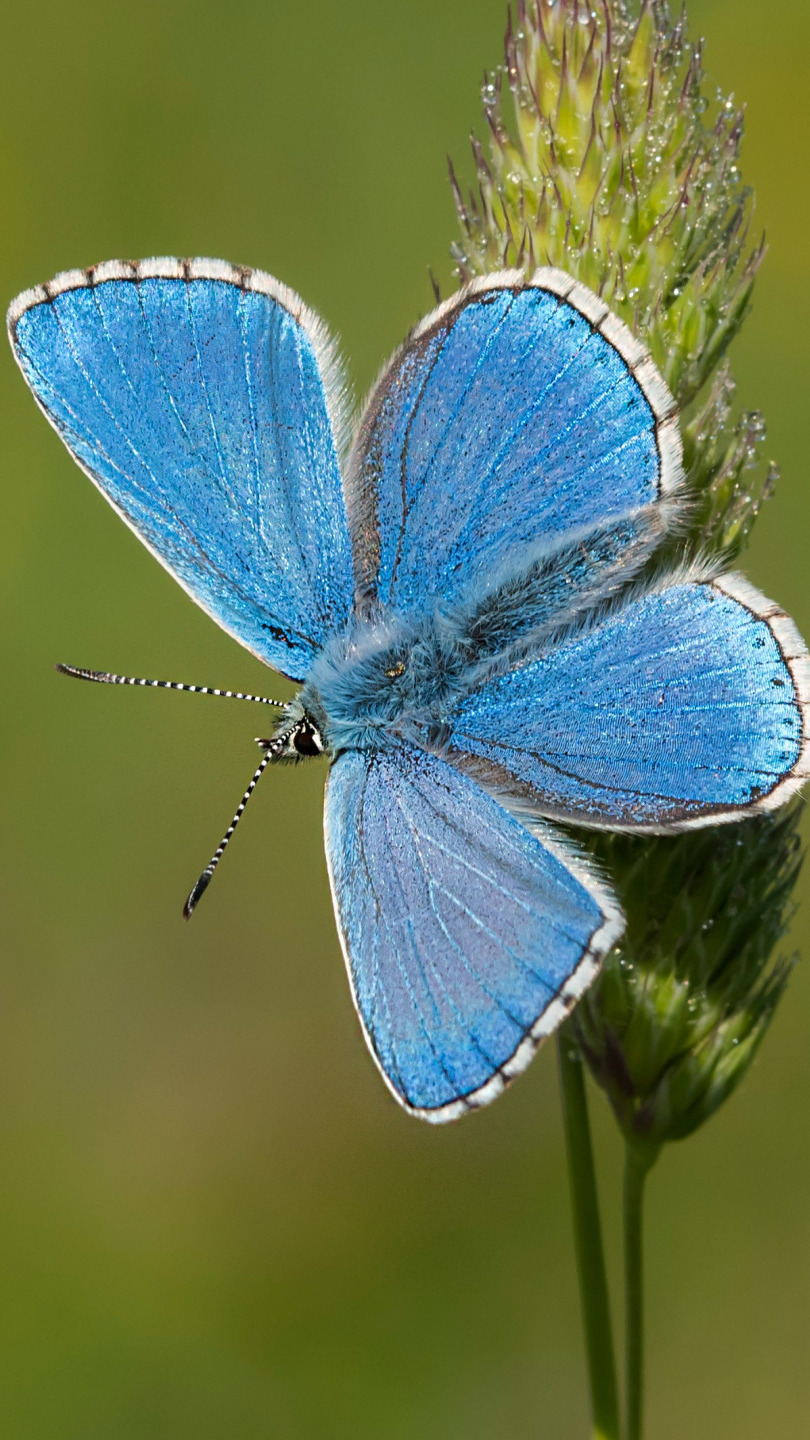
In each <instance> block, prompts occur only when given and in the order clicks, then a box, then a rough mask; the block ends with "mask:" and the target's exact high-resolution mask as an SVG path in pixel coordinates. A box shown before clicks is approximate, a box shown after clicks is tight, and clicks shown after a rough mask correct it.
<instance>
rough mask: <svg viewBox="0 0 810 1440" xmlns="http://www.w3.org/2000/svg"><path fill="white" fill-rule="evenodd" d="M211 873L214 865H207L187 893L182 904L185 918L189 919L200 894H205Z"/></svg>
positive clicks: (199, 898)
mask: <svg viewBox="0 0 810 1440" xmlns="http://www.w3.org/2000/svg"><path fill="white" fill-rule="evenodd" d="M213 873H214V866H213V865H209V866H208V868H207V869H206V870H203V872H202V875H201V876H200V878H199V880H198V881H197V883H196V885H195V886H194V888H193V890H192V891H191V893H190V894H189V897H188V899H187V901H186V903H185V905H184V906H183V916H184V918H185V919H186V920H190V919H191V917H192V915H193V914H194V911H195V910H196V908H197V906H198V904H199V902H200V900H201V899H202V896H203V895H204V894H205V892H206V890H207V889H208V886H209V885H210V883H211V877H212V875H213Z"/></svg>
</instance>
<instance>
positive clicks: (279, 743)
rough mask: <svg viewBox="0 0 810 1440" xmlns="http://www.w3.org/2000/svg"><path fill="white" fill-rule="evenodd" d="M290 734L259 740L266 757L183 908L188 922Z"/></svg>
mask: <svg viewBox="0 0 810 1440" xmlns="http://www.w3.org/2000/svg"><path fill="white" fill-rule="evenodd" d="M290 733H291V732H289V731H288V732H286V733H285V734H283V735H277V736H274V738H273V739H272V740H257V742H256V743H257V745H261V746H262V748H263V750H264V755H263V756H262V759H261V763H260V765H259V767H258V769H257V771H256V773H255V775H254V776H253V779H252V780H251V782H250V784H249V785H248V787H247V790H246V791H245V793H244V795H243V796H242V799H241V800H240V801H239V804H238V806H237V809H236V814H235V815H234V817H233V820H232V821H231V823H230V825H229V826H228V828H227V830H226V831H225V834H224V835H223V837H222V839H221V841H220V843H219V845H218V846H217V848H216V850H215V851H214V853H213V855H212V856H211V859H210V860H209V862H208V864H207V865H206V867H205V869H204V870H203V872H202V875H201V876H200V878H199V880H198V881H197V883H196V885H195V886H194V887H193V889H192V890H191V892H190V894H189V897H188V899H187V901H186V903H185V905H184V906H183V914H184V915H185V917H186V919H187V920H188V919H189V918H190V917H191V915H193V913H194V911H195V909H196V908H197V905H198V903H199V900H200V897H201V896H202V895H203V894H204V893H205V891H206V890H207V889H208V886H209V885H210V884H211V879H212V877H213V874H214V871H215V870H216V868H217V865H218V864H219V862H220V860H221V859H222V857H223V855H224V854H225V851H226V849H227V846H228V842H229V840H230V838H231V836H232V835H233V832H234V830H235V829H236V827H237V825H238V824H239V821H240V820H241V819H242V816H243V815H244V813H245V807H246V806H247V803H248V800H249V799H250V797H251V795H252V794H253V791H254V790H255V789H256V786H257V785H258V783H259V781H260V780H261V778H262V775H263V774H264V772H265V770H266V769H267V767H268V765H269V764H270V761H271V760H272V759H273V758H274V757H275V756H276V755H278V754H279V752H280V751H281V750H282V749H283V748H284V745H285V743H286V741H287V739H288V738H289V734H290Z"/></svg>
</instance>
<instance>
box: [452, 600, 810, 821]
mask: <svg viewBox="0 0 810 1440" xmlns="http://www.w3.org/2000/svg"><path fill="white" fill-rule="evenodd" d="M809 706H810V661H808V655H807V650H806V647H805V645H804V643H803V642H802V640H801V638H800V637H799V635H798V632H797V631H796V629H795V626H794V625H793V624H792V622H791V621H790V620H789V619H788V618H787V616H786V615H785V614H784V612H783V611H781V610H779V608H778V607H777V606H776V605H774V604H772V602H770V601H768V600H766V599H765V598H764V596H762V595H760V594H759V593H758V591H756V590H755V589H754V588H753V586H751V585H748V584H747V583H746V582H745V581H743V580H741V579H740V578H739V577H736V576H724V577H722V578H721V579H700V578H689V577H685V578H683V577H682V578H680V579H678V578H677V577H675V578H672V579H670V580H669V581H667V582H666V583H664V584H662V585H660V586H659V587H657V588H655V589H652V590H650V591H648V592H647V593H646V594H640V595H638V596H636V597H635V598H629V599H628V600H627V601H626V602H625V603H624V604H623V605H622V606H620V607H619V608H618V609H614V610H613V611H612V612H609V613H607V614H604V615H603V616H602V617H601V618H600V617H599V616H597V617H596V618H595V619H594V620H592V621H591V623H589V624H588V625H586V626H584V627H583V628H581V629H579V630H573V631H572V632H571V633H570V634H569V635H568V636H566V637H563V638H561V639H560V640H559V641H558V643H556V644H555V645H554V646H551V647H549V649H548V650H547V651H545V652H543V653H541V654H540V655H539V656H538V657H537V658H536V659H532V660H531V662H529V663H527V664H524V665H522V666H519V667H518V668H515V669H513V670H511V671H509V672H507V673H505V674H501V675H498V676H496V677H494V678H490V679H487V680H485V681H484V682H483V683H481V684H480V685H479V686H478V687H477V688H476V689H474V690H473V691H472V693H471V694H469V695H468V696H467V697H466V698H465V699H464V700H463V701H462V702H461V704H460V705H459V706H458V707H457V708H456V710H455V712H454V714H453V716H452V718H451V721H450V729H451V732H452V733H451V738H450V741H449V744H450V747H451V753H452V754H453V755H454V758H455V759H456V760H457V761H458V763H459V764H461V765H463V766H464V767H465V768H472V769H473V771H477V772H478V773H481V774H482V775H485V776H487V777H488V778H489V780H490V782H491V783H497V784H500V785H503V786H504V787H505V788H506V789H507V790H511V792H512V793H513V794H514V795H515V796H516V797H518V796H519V797H520V798H521V799H522V800H523V802H524V803H526V804H527V805H528V806H530V807H531V808H532V810H534V811H535V813H539V814H542V815H545V816H553V817H555V818H559V819H562V820H569V821H573V822H575V823H579V824H586V825H598V826H606V827H608V828H610V829H630V830H635V829H639V830H662V831H668V830H682V829H690V828H693V827H695V826H699V825H706V824H716V823H717V822H719V821H723V820H734V819H739V818H741V817H742V816H743V815H745V814H756V813H758V812H760V811H763V810H771V809H774V808H775V807H776V806H777V805H780V804H782V803H783V802H784V801H785V800H787V799H788V798H789V797H790V795H792V794H793V793H795V791H796V790H797V789H798V788H799V786H800V785H801V784H802V783H803V781H804V779H805V778H806V777H807V774H808V772H809V771H810V753H809V752H808V732H809V731H810V709H808V707H809Z"/></svg>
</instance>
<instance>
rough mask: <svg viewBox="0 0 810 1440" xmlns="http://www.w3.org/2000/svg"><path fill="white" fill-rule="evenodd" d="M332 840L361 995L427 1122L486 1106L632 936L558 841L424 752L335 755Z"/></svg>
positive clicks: (371, 1040) (405, 1098)
mask: <svg viewBox="0 0 810 1440" xmlns="http://www.w3.org/2000/svg"><path fill="white" fill-rule="evenodd" d="M325 831H326V854H327V861H328V865H329V874H330V879H331V883H332V892H333V896H334V901H335V911H336V915H337V921H338V929H339V931H340V935H341V940H342V944H343V950H344V954H345V957H346V965H347V969H348V973H349V979H350V982H351V987H352V993H353V995H354V999H355V1004H356V1006H357V1010H358V1013H359V1015H360V1019H361V1022H362V1025H363V1030H364V1033H365V1036H366V1039H367V1041H368V1044H369V1047H370V1049H371V1051H372V1054H373V1055H374V1057H375V1059H376V1061H377V1064H378V1065H379V1067H380V1070H381V1071H382V1074H383V1077H384V1079H385V1080H386V1082H387V1084H388V1086H389V1088H390V1089H391V1090H392V1091H393V1093H394V1095H395V1097H396V1098H397V1100H398V1101H399V1102H400V1104H402V1105H404V1106H405V1107H406V1108H407V1109H408V1110H410V1111H411V1112H412V1113H414V1114H416V1115H418V1116H420V1117H421V1118H423V1119H427V1120H434V1121H442V1120H452V1119H455V1118H456V1117H457V1116H459V1115H461V1114H463V1113H464V1112H465V1111H466V1110H471V1109H475V1108H477V1107H479V1106H481V1105H484V1104H486V1103H487V1102H488V1101H489V1100H492V1099H494V1097H495V1096H496V1095H498V1094H499V1093H500V1092H501V1090H502V1089H503V1088H504V1086H505V1085H506V1084H507V1083H508V1081H509V1080H510V1079H511V1078H512V1077H513V1076H514V1075H516V1074H518V1073H519V1071H521V1070H522V1069H524V1068H525V1066H526V1065H527V1064H528V1062H529V1060H530V1059H531V1056H532V1055H533V1053H534V1051H535V1049H536V1048H537V1046H538V1044H539V1043H540V1041H541V1040H542V1039H544V1037H545V1036H546V1035H548V1034H550V1032H551V1031H552V1030H554V1029H555V1028H556V1026H557V1025H558V1024H559V1023H560V1021H561V1020H562V1019H563V1018H564V1016H565V1014H566V1012H567V1010H568V1009H569V1008H570V1006H571V1005H572V1004H573V1002H574V1000H575V999H576V998H577V997H578V996H579V995H581V994H582V992H583V990H584V989H585V988H586V987H587V985H588V984H589V983H590V981H591V980H592V979H593V977H594V975H595V974H596V970H597V968H598V965H599V960H600V957H601V956H602V955H603V954H604V953H605V952H606V951H607V950H608V949H609V948H610V946H611V945H612V944H613V943H614V942H615V940H616V939H617V938H618V936H619V934H620V933H621V931H622V928H623V922H622V918H621V915H620V913H619V911H618V909H617V907H616V904H615V902H614V901H613V900H612V898H611V897H610V896H609V895H608V894H607V893H606V892H605V891H604V890H603V888H602V887H601V886H600V885H599V883H598V881H597V880H596V879H595V878H594V876H593V875H592V874H590V873H589V872H588V871H587V870H586V868H585V866H584V865H583V863H582V862H581V861H580V860H578V859H577V858H576V857H575V856H574V854H573V852H568V851H561V850H560V847H559V842H557V841H555V839H554V837H546V836H545V835H544V837H543V840H542V841H541V840H540V839H538V838H537V837H536V836H535V835H534V834H532V833H530V832H529V831H528V830H527V829H525V828H524V827H523V826H522V825H520V824H519V823H518V822H517V821H516V820H515V819H514V818H513V817H512V815H510V814H509V813H508V811H506V810H505V809H504V808H503V807H502V806H501V805H499V804H498V803H497V802H496V801H495V800H494V799H493V798H492V797H491V796H489V795H487V794H486V793H485V792H484V791H483V790H482V789H481V788H480V787H479V786H478V785H477V784H476V783H475V782H474V781H472V780H470V779H469V778H468V777H467V776H465V775H463V774H461V773H460V772H458V771H457V770H455V769H454V768H453V767H452V766H450V765H447V764H446V763H445V762H444V761H443V760H441V759H438V758H436V757H434V756H430V755H427V754H426V753H425V752H423V751H421V750H418V749H416V748H410V747H405V746H398V747H396V748H394V749H392V750H385V751H378V752H364V753H360V752H357V751H346V752H344V753H343V754H342V755H340V756H339V757H338V759H337V760H336V762H335V764H334V765H333V767H332V769H331V771H330V775H329V781H328V786H327V795H326V811H325ZM549 839H550V843H548V842H549Z"/></svg>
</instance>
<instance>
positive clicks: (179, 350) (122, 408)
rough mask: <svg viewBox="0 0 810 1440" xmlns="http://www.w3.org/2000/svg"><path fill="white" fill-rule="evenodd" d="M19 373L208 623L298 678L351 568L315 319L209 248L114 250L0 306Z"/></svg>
mask: <svg viewBox="0 0 810 1440" xmlns="http://www.w3.org/2000/svg"><path fill="white" fill-rule="evenodd" d="M9 332H10V335H11V340H12V345H13V347H14V352H15V355H16V357H17V360H18V361H19V364H20V366H21V368H22V371H23V374H24V375H25V378H26V380H27V381H28V383H29V385H30V386H31V389H32V390H33V392H34V394H35V396H36V398H37V400H38V401H39V403H40V405H41V406H42V408H43V410H44V411H45V413H46V415H47V416H48V418H49V420H50V421H51V422H52V424H53V425H54V426H55V427H56V429H57V430H58V432H59V434H60V435H61V436H62V439H63V440H64V441H65V444H66V445H67V446H68V449H69V450H70V451H71V452H72V453H73V455H74V456H75V458H76V459H77V460H78V462H79V464H80V465H81V466H82V468H83V469H84V470H85V471H86V472H87V473H88V474H89V475H90V478H91V479H92V480H94V482H95V483H96V484H97V485H98V487H99V488H100V489H101V490H102V491H103V493H104V494H105V495H106V497H107V499H108V500H110V501H111V503H112V504H113V505H114V507H115V508H116V509H117V510H118V511H119V513H120V514H121V515H122V516H123V518H124V519H125V520H126V521H127V523H128V524H129V525H130V526H131V528H132V529H134V530H135V531H136V533H137V534H138V535H139V536H140V537H141V539H142V540H144V541H145V543H146V544H147V545H148V546H149V548H150V549H151V550H152V551H153V552H154V553H155V554H156V555H157V556H158V558H159V559H160V560H161V561H162V562H163V564H164V565H166V566H167V568H168V569H169V570H170V571H171V572H172V573H173V574H174V575H175V576H176V578H177V579H178V580H179V581H180V582H181V584H182V585H183V586H184V588H185V589H186V590H187V591H188V592H189V593H190V594H191V595H192V596H193V598H194V599H195V600H197V601H198V603H199V604H201V605H202V606H203V608H204V609H206V610H207V611H208V612H209V614H211V615H212V616H213V618H214V619H215V620H217V621H218V622H219V624H221V625H222V626H223V627H224V628H225V629H226V630H228V631H229V632H230V633H231V634H233V635H234V636H235V637H236V638H237V639H238V640H240V641H241V642H242V643H243V644H244V645H246V646H247V647H248V648H249V649H251V650H253V651H254V652H255V653H256V654H257V655H259V656H260V657H261V658H262V659H263V660H266V661H268V662H269V663H270V664H271V665H274V666H275V667H276V668H277V669H279V670H281V671H283V672H284V673H286V674H288V675H291V676H293V677H295V678H301V677H302V676H304V675H305V674H306V672H307V670H308V669H309V667H310V665H311V663H312V659H313V658H314V655H315V654H316V653H317V651H318V650H319V649H320V648H321V646H322V645H323V643H324V641H325V639H326V638H327V637H328V636H329V635H330V634H332V633H333V632H334V631H335V629H338V628H340V627H341V626H342V625H343V624H345V622H346V620H347V618H348V615H349V611H350V607H351V599H352V565H351V549H350V542H349V537H348V526H347V520H346V514H345V506H344V501H343V493H342V486H341V479H340V471H339V464H338V455H337V442H339V440H340V434H339V432H340V430H341V427H342V423H343V421H342V416H341V397H340V386H339V383H338V381H337V380H336V378H335V374H334V364H333V359H332V354H331V348H330V344H329V341H328V339H327V337H326V335H325V332H324V330H323V327H322V326H321V325H320V322H319V321H318V320H317V319H316V317H315V316H313V315H312V314H311V312H309V311H307V310H306V309H305V307H304V306H303V304H302V302H301V301H300V300H299V299H298V297H297V296H296V295H294V294H293V292H292V291H289V290H287V289H286V288H285V287H284V286H281V285H279V284H278V282H276V281H274V280H272V279H271V277H269V276H265V275H262V274H261V272H259V271H250V270H237V269H235V268H234V267H232V266H229V265H226V264H224V263H223V262H221V261H207V260H193V261H178V260H152V261H143V262H142V263H141V264H139V265H126V264H119V263H117V262H116V263H112V264H108V265H103V266H98V267H97V268H96V269H95V270H89V271H84V272H82V271H77V272H70V273H68V274H66V275H62V276H58V277H57V279H56V280H55V281H53V282H51V284H50V285H48V286H43V287H40V288H38V289H37V290H33V291H28V292H26V293H25V294H24V295H21V296H20V297H19V299H18V300H17V301H15V302H14V304H13V305H12V307H11V309H10V311H9Z"/></svg>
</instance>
